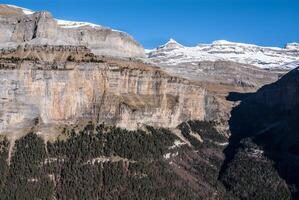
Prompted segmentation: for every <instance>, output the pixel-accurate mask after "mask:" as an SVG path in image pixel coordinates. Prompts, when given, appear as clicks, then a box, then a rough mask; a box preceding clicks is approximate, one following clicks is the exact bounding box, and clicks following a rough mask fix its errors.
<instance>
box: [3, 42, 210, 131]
mask: <svg viewBox="0 0 299 200" xmlns="http://www.w3.org/2000/svg"><path fill="white" fill-rule="evenodd" d="M0 57H1V70H0V77H1V78H0V80H1V84H0V96H1V97H0V98H1V104H0V105H1V113H0V118H1V120H0V129H1V130H2V131H3V130H6V129H10V128H16V127H18V126H20V127H22V126H26V124H27V125H30V124H31V123H32V121H34V120H36V119H39V120H40V122H42V123H45V124H51V123H75V122H78V121H80V120H85V121H86V120H96V121H98V122H106V123H113V124H117V125H118V126H121V127H125V128H128V129H135V128H137V127H138V125H139V124H147V125H154V126H163V127H176V126H177V125H178V124H179V123H181V122H182V121H185V120H189V119H201V120H203V119H204V118H205V104H206V97H207V95H206V90H205V88H203V87H201V86H200V85H196V84H192V83H191V82H190V81H187V80H185V79H181V78H177V77H174V76H170V75H168V74H166V73H165V72H163V71H161V70H160V69H159V68H156V67H152V66H149V65H146V64H144V63H142V62H138V61H133V60H118V59H110V58H105V57H97V56H94V55H93V54H92V53H90V51H89V50H88V49H86V48H84V47H72V46H29V45H27V46H25V47H19V48H17V49H14V50H13V49H10V50H5V51H2V54H1V56H0Z"/></svg>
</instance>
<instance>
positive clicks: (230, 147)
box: [0, 4, 299, 200]
mask: <svg viewBox="0 0 299 200" xmlns="http://www.w3.org/2000/svg"><path fill="white" fill-rule="evenodd" d="M298 69H299V45H298V44H297V43H289V44H287V45H286V46H285V48H278V47H261V46H257V45H251V44H243V43H235V42H228V41H224V40H219V41H215V42H213V43H212V44H199V45H197V46H195V47H185V46H183V45H182V44H179V43H178V42H176V41H175V40H174V39H171V40H170V41H169V42H167V43H166V44H165V45H162V46H160V47H157V48H156V49H153V50H145V49H144V48H143V47H142V45H141V44H139V43H138V42H137V41H136V40H135V39H134V38H133V37H132V36H130V35H129V34H127V33H125V32H122V31H117V30H114V29H111V28H107V27H103V26H101V25H96V24H92V23H88V22H74V21H66V20H60V19H56V18H55V16H52V14H51V13H49V12H47V11H32V10H30V9H25V8H20V7H17V6H12V5H4V4H1V5H0V199H211V200H218V199H219V200H222V199H224V200H225V199H229V200H230V199H236V200H241V199H242V200H243V199H250V200H251V199H252V200H253V199H254V200H259V199H263V200H265V199H269V200H270V199H271V200H272V199H277V200H281V199H298V198H299V196H298V194H299V193H298V191H299V181H298V180H299V171H298V166H299V162H298V153H299V150H298V147H299V145H298V144H299V140H298V134H297V133H298V125H297V124H298V123H297V122H298V119H297V118H298V117H297V116H298V114H299V113H298V112H299V109H298V105H299V103H298V99H299V98H298V97H299V96H298V95H299V84H298V80H299V73H298V72H299V71H298Z"/></svg>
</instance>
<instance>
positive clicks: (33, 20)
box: [0, 5, 144, 57]
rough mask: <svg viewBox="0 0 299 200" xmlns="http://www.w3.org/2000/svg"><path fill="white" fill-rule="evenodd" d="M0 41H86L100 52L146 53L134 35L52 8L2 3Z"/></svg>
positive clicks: (134, 55) (136, 54)
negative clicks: (65, 16) (65, 17)
mask: <svg viewBox="0 0 299 200" xmlns="http://www.w3.org/2000/svg"><path fill="white" fill-rule="evenodd" d="M0 29H1V34H0V44H1V46H2V47H3V46H4V47H7V46H16V45H17V44H21V43H31V44H39V45H40V44H51V45H84V46H87V47H88V48H90V49H91V50H92V52H93V53H95V54H98V55H113V56H120V57H143V56H144V49H143V48H142V47H141V45H140V44H138V43H137V42H136V41H135V40H134V39H133V38H132V37H131V36H130V35H128V34H127V33H124V32H120V31H116V30H112V29H109V28H105V27H102V26H99V25H94V24H90V23H82V22H68V21H62V20H56V19H54V18H53V17H52V15H51V14H50V13H49V12H33V11H27V12H26V11H24V10H22V9H20V8H15V7H11V6H7V5H0Z"/></svg>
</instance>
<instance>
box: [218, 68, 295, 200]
mask: <svg viewBox="0 0 299 200" xmlns="http://www.w3.org/2000/svg"><path fill="white" fill-rule="evenodd" d="M298 97H299V71H298V69H294V70H293V71H291V72H289V73H288V74H287V75H285V76H284V77H282V78H281V79H280V80H279V81H277V82H275V83H273V84H270V85H266V86H264V87H262V88H261V89H260V90H258V91H257V92H256V93H253V94H245V95H241V94H236V93H231V94H230V95H229V96H228V98H227V99H228V100H234V101H236V100H241V103H240V104H239V105H238V106H237V107H235V108H234V109H233V110H232V112H231V118H230V120H229V126H230V131H231V138H230V145H229V146H228V147H227V148H226V149H225V154H226V160H225V162H224V164H223V167H222V172H221V173H220V179H221V180H222V181H223V183H224V184H225V185H226V187H227V189H229V190H231V191H233V192H234V193H235V194H236V193H238V194H236V195H237V196H239V197H240V198H241V199H264V198H263V197H266V199H269V198H272V199H298V197H299V196H298V187H299V168H298V166H299V134H298V130H299V124H298V116H299V115H298V114H299V98H298ZM260 189H261V190H260ZM237 191H238V192H237ZM271 193H272V194H275V196H273V197H271ZM291 194H292V195H291ZM255 195H257V196H255ZM263 195H265V196H263ZM291 196H292V197H291Z"/></svg>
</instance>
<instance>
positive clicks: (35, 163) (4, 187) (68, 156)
mask: <svg viewBox="0 0 299 200" xmlns="http://www.w3.org/2000/svg"><path fill="white" fill-rule="evenodd" d="M147 129H148V131H147V132H144V131H141V130H139V131H126V130H122V129H118V128H113V127H108V128H107V127H104V126H93V125H91V124H90V125H88V126H86V127H85V128H84V130H82V131H81V132H80V133H74V131H72V130H71V131H67V130H66V131H65V132H67V133H66V134H69V138H68V139H67V140H65V141H61V140H58V141H56V142H54V143H50V142H48V143H47V144H45V143H44V141H43V140H42V139H41V138H40V137H38V136H37V135H36V134H34V133H30V134H28V135H26V136H24V137H23V138H21V139H19V140H17V141H16V143H15V146H14V152H13V155H12V158H11V162H10V166H9V167H8V164H7V162H6V160H7V158H8V149H9V143H8V142H7V141H6V140H3V141H2V142H1V149H0V150H1V151H0V153H1V154H0V156H1V157H0V162H1V172H0V175H1V182H0V184H1V185H0V199H53V198H54V197H55V198H56V199H197V198H198V196H197V194H196V193H195V191H194V190H193V189H192V188H191V187H190V185H189V184H188V182H187V181H185V180H183V179H182V178H181V177H179V176H178V175H177V174H176V173H175V172H174V171H173V170H172V169H171V167H169V164H168V163H167V162H165V159H164V158H163V155H164V154H165V153H166V152H169V151H170V150H169V147H170V146H172V145H173V143H174V141H175V139H177V138H176V136H175V135H173V134H172V133H171V132H169V131H168V130H165V129H153V128H151V127H148V128H147ZM108 157H109V158H110V160H109V161H107V160H106V161H105V162H104V160H105V159H107V158H108ZM101 159H102V160H101ZM97 161H99V162H97Z"/></svg>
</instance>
